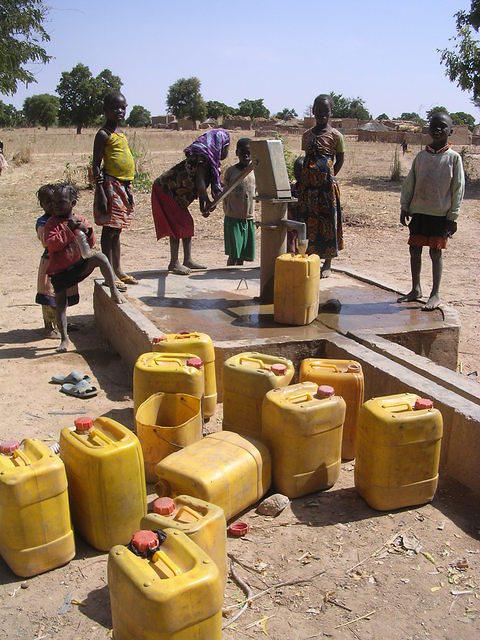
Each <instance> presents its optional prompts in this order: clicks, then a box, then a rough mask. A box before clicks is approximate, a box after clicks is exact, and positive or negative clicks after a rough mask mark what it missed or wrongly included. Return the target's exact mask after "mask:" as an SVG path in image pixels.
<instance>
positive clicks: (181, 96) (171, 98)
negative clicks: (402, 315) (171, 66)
mask: <svg viewBox="0 0 480 640" xmlns="http://www.w3.org/2000/svg"><path fill="white" fill-rule="evenodd" d="M200 87H201V82H200V80H199V79H198V78H195V77H192V78H180V79H179V80H177V81H176V82H174V83H173V84H172V85H171V86H170V87H169V89H168V94H167V111H168V113H173V115H174V116H175V117H176V118H190V120H205V116H206V113H207V108H206V106H205V102H204V100H203V98H202V94H201V93H200Z"/></svg>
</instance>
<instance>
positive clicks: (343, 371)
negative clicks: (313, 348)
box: [299, 358, 364, 460]
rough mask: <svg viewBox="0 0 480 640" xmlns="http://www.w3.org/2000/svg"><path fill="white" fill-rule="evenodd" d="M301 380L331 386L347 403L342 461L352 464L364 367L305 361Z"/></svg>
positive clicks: (352, 363)
mask: <svg viewBox="0 0 480 640" xmlns="http://www.w3.org/2000/svg"><path fill="white" fill-rule="evenodd" d="M299 380H300V382H305V381H307V380H309V381H310V382H315V383H316V384H318V385H322V384H326V385H330V386H331V387H333V388H334V389H335V393H337V394H338V395H339V396H341V397H342V398H343V399H344V400H345V403H346V405H347V412H346V414H345V424H344V425H343V440H342V460H353V458H355V438H356V433H357V420H358V412H359V411H360V407H361V406H362V404H363V399H364V398H363V397H364V381H363V371H362V366H361V364H360V363H359V362H356V361H355V360H326V359H325V360H323V359H320V358H306V359H305V360H303V361H302V364H301V365H300V374H299Z"/></svg>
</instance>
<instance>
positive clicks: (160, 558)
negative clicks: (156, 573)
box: [151, 549, 182, 578]
mask: <svg viewBox="0 0 480 640" xmlns="http://www.w3.org/2000/svg"><path fill="white" fill-rule="evenodd" d="M151 561H152V563H153V564H160V565H163V566H164V567H165V569H166V570H165V569H164V568H163V567H162V566H159V567H157V568H158V569H159V570H160V572H161V573H163V574H164V575H165V577H166V578H170V577H171V576H170V575H168V572H171V573H173V575H174V576H181V575H182V570H181V569H180V567H179V566H178V565H176V564H175V563H174V562H173V560H172V559H171V558H169V556H167V554H166V553H165V551H162V550H161V549H160V550H159V551H156V552H155V553H154V554H153V556H152V560H151Z"/></svg>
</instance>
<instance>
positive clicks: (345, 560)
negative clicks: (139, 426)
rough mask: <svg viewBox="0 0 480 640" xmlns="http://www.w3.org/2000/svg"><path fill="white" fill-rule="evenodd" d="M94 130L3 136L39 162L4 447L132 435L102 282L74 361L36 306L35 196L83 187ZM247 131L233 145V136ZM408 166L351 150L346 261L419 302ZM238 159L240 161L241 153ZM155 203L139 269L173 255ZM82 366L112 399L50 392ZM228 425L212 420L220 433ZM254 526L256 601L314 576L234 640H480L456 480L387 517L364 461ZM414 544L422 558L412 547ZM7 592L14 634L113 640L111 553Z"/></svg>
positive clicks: (27, 193) (10, 290) (21, 218)
mask: <svg viewBox="0 0 480 640" xmlns="http://www.w3.org/2000/svg"><path fill="white" fill-rule="evenodd" d="M93 134H94V132H93V131H90V130H89V131H85V132H84V133H83V134H82V135H81V136H76V135H75V133H74V132H73V131H68V130H60V131H56V130H51V131H48V132H44V131H41V130H25V131H18V132H13V131H1V132H0V137H1V138H2V140H3V141H4V145H5V152H6V156H7V160H10V159H11V158H12V156H13V154H14V153H16V152H17V151H19V150H20V149H27V148H29V149H30V152H31V157H30V161H29V162H28V163H26V164H23V165H21V166H20V167H16V166H14V164H13V163H10V167H9V169H8V170H7V171H6V172H4V173H3V174H2V175H1V177H0V213H1V215H0V247H1V254H2V257H3V260H2V263H3V265H4V266H3V268H2V271H1V274H0V295H1V309H0V314H1V315H0V325H1V334H0V342H1V346H0V349H1V352H0V357H1V365H0V382H1V390H2V393H1V398H0V402H1V404H0V407H1V409H2V414H3V416H4V419H3V421H2V423H1V425H0V439H2V440H3V439H6V438H7V437H8V438H12V437H15V438H18V439H21V438H23V437H27V436H34V437H39V438H44V439H48V438H57V437H58V434H59V430H60V429H61V428H62V427H64V426H68V425H69V424H71V422H72V420H73V418H74V417H75V415H77V414H78V415H80V414H88V415H93V416H98V415H102V414H106V415H109V416H110V417H112V418H115V419H116V420H118V421H120V422H121V423H123V424H125V425H127V426H129V427H132V426H133V419H132V409H131V407H132V395H131V371H129V370H128V369H127V368H126V367H125V365H124V364H123V363H122V361H121V360H120V358H119V357H118V355H117V354H115V353H114V352H112V350H111V349H109V347H108V344H107V343H106V341H105V340H104V338H103V337H102V336H101V335H99V334H98V333H97V332H96V330H95V326H94V323H93V312H92V289H93V278H90V279H89V280H88V281H86V282H85V283H84V284H83V285H81V289H80V293H81V302H80V305H78V306H77V307H75V308H73V309H72V310H71V313H70V314H69V317H70V319H71V320H72V321H73V322H75V324H77V325H78V331H76V332H75V333H72V334H71V339H72V347H71V350H70V351H69V352H68V353H66V354H57V353H56V351H55V347H56V346H57V341H55V340H47V339H44V337H43V334H42V330H41V325H42V320H41V310H40V307H39V306H38V305H35V304H34V298H35V287H36V271H37V267H38V262H39V258H40V254H41V247H40V245H39V243H38V241H37V239H36V236H35V230H34V227H35V219H36V218H37V217H38V215H40V213H39V208H38V205H37V202H36V199H35V192H36V190H37V189H38V187H39V186H40V185H41V184H43V183H45V182H51V181H58V180H60V179H64V178H66V177H73V178H75V179H76V180H77V181H78V182H79V183H83V182H84V180H85V178H84V168H85V166H86V165H87V162H88V159H89V156H90V154H91V148H92V142H93ZM242 135H243V134H242V133H234V134H233V138H234V140H236V139H237V138H238V137H241V136H242ZM129 137H130V140H131V142H132V141H133V144H134V146H135V147H136V148H137V150H139V151H140V154H141V162H142V165H143V168H144V170H146V171H149V172H150V175H151V176H152V177H155V176H156V175H158V174H159V173H160V172H161V171H163V170H164V169H165V168H167V167H168V166H171V165H172V164H174V163H175V162H176V161H178V160H179V159H180V158H181V156H182V149H183V148H184V147H185V146H187V144H189V142H190V141H191V140H192V139H193V137H194V135H193V133H187V132H185V133H178V132H161V131H148V132H140V133H136V134H133V133H132V134H129ZM285 142H286V144H287V145H288V147H289V148H290V149H291V150H292V151H293V152H295V153H298V152H299V149H300V139H299V138H298V137H296V138H294V137H287V138H286V140H285ZM417 151H418V149H417V148H411V149H410V150H409V152H408V153H407V154H406V156H404V157H403V158H402V168H403V173H404V174H405V173H406V172H407V171H408V168H409V166H410V164H411V161H412V159H413V157H414V155H415V153H416V152H417ZM393 154H394V147H393V145H388V144H380V143H379V144H374V143H357V142H356V141H354V140H350V139H349V140H347V151H346V162H345V166H344V169H343V170H342V173H341V174H340V180H339V182H340V188H341V193H342V201H343V206H344V214H345V219H346V222H347V224H346V227H345V231H344V234H345V250H344V251H343V252H342V254H341V256H340V257H339V258H338V260H337V261H336V264H338V265H344V266H349V267H351V268H353V269H355V270H356V271H358V272H360V273H364V274H367V275H369V276H371V277H373V278H378V279H380V280H382V281H384V282H389V283H390V284H391V285H393V286H394V287H395V288H398V289H399V290H405V291H407V290H408V288H409V284H410V278H409V264H408V248H407V245H406V241H407V233H408V232H407V231H406V230H405V229H402V228H400V226H399V224H398V215H399V192H400V186H399V185H398V184H395V183H392V182H390V181H389V176H390V170H391V164H392V161H393ZM27 155H28V153H27ZM229 161H230V162H233V157H232V155H231V156H230V158H229V160H227V163H228V162H229ZM472 162H473V163H474V162H475V161H474V160H473V161H472ZM92 195H93V194H92V192H91V191H89V190H86V189H85V190H82V192H81V197H80V201H79V203H78V205H77V210H78V212H79V213H82V214H84V215H86V216H87V217H88V218H90V219H91V218H92V216H91V208H92ZM479 195H480V187H479V186H477V185H475V184H470V185H469V186H468V188H467V194H466V199H465V202H464V206H463V208H462V211H461V216H460V220H459V231H458V233H457V234H456V235H455V236H454V238H453V239H452V240H451V241H450V242H449V247H448V249H447V251H446V252H445V261H444V281H443V286H442V294H443V300H444V302H445V303H448V304H450V305H452V306H453V307H455V308H456V309H457V310H458V312H459V315H460V318H461V322H462V332H461V339H460V363H459V368H460V370H461V372H463V373H464V374H468V373H471V372H473V371H477V370H478V369H479V366H480V362H479V346H480V335H479V331H478V318H479V315H478V311H479V300H478V273H479V272H480V269H479V267H480V258H479V252H478V249H477V247H478V246H479V241H480V213H479V212H478V204H477V203H478V198H479ZM149 200H150V197H149V194H148V193H143V194H142V193H141V194H138V195H137V213H136V217H135V221H134V224H133V228H132V230H131V231H130V232H128V233H125V234H123V240H122V251H123V256H124V264H125V266H126V268H127V270H128V269H130V270H133V271H136V270H142V269H152V268H165V266H166V264H167V260H168V247H167V243H166V242H165V241H161V242H159V243H157V242H156V241H155V237H154V231H153V223H152V218H151V213H150V202H149ZM193 213H194V216H195V218H196V239H195V241H194V242H195V244H194V248H195V255H196V257H197V258H201V259H202V260H203V261H205V262H206V264H207V265H208V266H209V267H213V266H221V265H224V264H225V256H224V255H223V237H222V236H223V233H222V228H223V225H222V214H221V212H220V211H216V212H214V213H213V214H212V216H211V217H210V218H209V219H208V220H204V219H203V218H201V216H200V215H199V213H198V209H197V208H196V207H193ZM424 260H425V261H424V273H423V281H424V293H425V294H427V293H428V292H429V289H430V286H431V275H430V265H429V259H428V256H426V255H425V257H424ZM72 369H79V370H80V371H83V372H85V373H88V374H90V375H91V376H92V377H93V379H94V384H95V386H97V387H98V388H99V394H98V396H97V397H96V398H94V399H92V400H89V401H84V402H82V401H80V400H75V399H73V398H70V397H67V396H64V395H62V394H59V392H58V387H56V386H53V385H50V384H49V380H50V377H51V376H52V375H53V374H55V373H67V372H69V371H71V370H72ZM217 420H219V418H218V419H217ZM217 424H218V422H216V421H215V420H213V421H211V422H210V426H211V428H215V426H216V425H217ZM153 498H154V495H153V493H152V494H151V496H150V499H151V500H153ZM244 518H245V519H246V520H248V521H249V522H250V523H251V525H252V529H251V532H250V534H249V535H248V536H247V537H246V538H244V539H242V540H230V541H229V551H230V552H231V553H233V554H234V555H235V557H236V558H237V559H238V561H239V562H240V563H241V564H240V565H237V571H238V573H239V575H241V577H242V578H243V579H244V580H246V581H247V582H248V583H249V584H250V586H251V588H252V590H253V592H254V593H257V592H259V591H262V590H264V589H267V588H268V587H269V586H271V585H274V584H276V583H278V582H284V581H298V580H299V579H307V580H308V579H309V578H310V577H311V576H314V577H313V578H312V579H311V580H309V581H306V582H303V583H300V582H298V583H296V584H294V585H291V586H282V587H278V588H273V589H270V590H269V591H268V593H266V594H264V595H263V596H261V597H259V598H258V599H256V600H255V601H254V602H253V603H252V605H251V607H250V608H249V609H248V610H247V612H246V613H245V614H244V615H243V616H242V617H241V618H240V619H239V620H238V621H237V622H236V623H235V624H234V625H232V627H230V628H229V629H227V630H225V632H224V637H225V638H232V639H234V638H236V637H240V636H244V637H245V636H246V637H249V638H260V637H264V636H265V635H267V636H268V637H270V638H274V639H286V638H288V639H292V640H307V639H308V638H322V637H331V638H338V639H343V638H351V637H352V636H353V637H354V638H357V639H358V638H360V639H366V638H368V637H371V638H384V637H388V638H391V639H392V640H405V639H410V640H414V639H415V640H417V639H424V638H430V639H435V640H437V639H447V638H448V639H450V638H453V637H455V638H458V640H467V639H469V638H474V637H478V632H479V630H480V594H479V589H478V585H479V584H480V582H479V581H480V577H479V566H480V555H479V554H480V544H479V540H480V513H479V509H478V499H477V500H475V499H474V497H473V496H471V495H470V494H468V493H467V492H466V490H465V489H464V488H462V487H460V486H454V485H452V484H451V483H448V482H446V481H445V482H443V483H441V487H440V489H439V491H438V492H437V495H436V497H435V499H434V501H433V503H432V504H430V505H426V506H423V507H421V508H418V509H412V510H403V511H398V512H394V513H391V514H381V513H378V512H374V511H373V510H371V509H370V508H368V507H367V506H366V504H365V503H364V502H363V501H362V500H361V499H360V498H359V497H358V496H357V494H356V493H355V490H354V488H353V464H352V463H348V464H344V465H343V468H342V473H341V477H340V480H339V482H338V483H337V484H336V485H335V486H334V487H333V488H332V489H331V490H330V491H327V492H324V493H321V494H315V495H313V496H308V497H306V498H302V499H298V500H295V501H293V502H292V504H291V506H290V507H288V508H287V509H286V510H285V511H284V512H283V513H282V514H281V515H280V516H279V517H278V518H276V519H270V518H266V517H263V516H258V515H256V514H255V512H254V511H253V510H251V511H249V512H248V513H247V514H245V516H244ZM399 536H403V538H402V540H403V546H402V545H401V544H400V538H399ZM412 541H413V544H412ZM412 546H413V547H415V548H416V550H417V551H418V553H417V552H416V551H415V550H412V549H409V548H410V547H412ZM420 546H421V550H419V547H420ZM405 547H407V548H405ZM463 558H465V559H466V564H467V565H468V567H467V568H464V569H462V568H461V567H462V566H465V565H464V564H463V563H460V564H459V563H458V561H459V560H460V559H463ZM457 565H458V566H457ZM319 572H322V573H319ZM0 583H1V584H0V610H1V611H2V614H3V624H2V627H3V629H4V631H3V634H2V637H5V638H8V639H12V640H13V639H20V638H21V639H22V640H23V639H30V638H31V639H32V640H34V639H35V640H40V639H44V638H45V639H47V638H59V639H65V640H67V639H68V640H72V639H73V640H75V639H84V638H90V639H91V640H97V639H98V640H100V639H103V638H108V637H110V635H111V634H110V629H111V618H110V609H109V599H108V587H107V584H106V555H105V554H101V553H99V552H96V551H94V550H93V549H91V548H90V547H88V546H87V545H86V544H85V543H83V542H82V541H81V540H80V539H79V538H77V556H76V558H75V560H73V561H72V562H71V563H70V564H69V565H67V566H66V567H63V568H60V569H58V570H56V571H52V572H49V573H47V574H45V575H41V576H37V577H35V578H32V579H30V580H28V581H26V583H25V584H24V585H23V586H24V587H25V586H26V587H27V588H20V586H21V584H22V581H21V580H19V579H18V578H17V577H16V576H14V575H13V574H12V573H11V572H10V571H9V569H8V568H7V567H6V565H5V564H4V563H3V561H0ZM241 602H242V594H241V591H240V590H239V588H238V587H237V586H236V585H235V584H233V583H231V582H229V583H228V585H227V595H226V600H225V606H233V605H238V604H239V603H241ZM231 613H235V609H231ZM367 614H369V615H368V616H367ZM357 618H362V619H360V620H357V621H355V620H356V619H357ZM227 622H228V618H225V623H227Z"/></svg>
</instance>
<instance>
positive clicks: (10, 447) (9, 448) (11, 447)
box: [0, 440, 20, 453]
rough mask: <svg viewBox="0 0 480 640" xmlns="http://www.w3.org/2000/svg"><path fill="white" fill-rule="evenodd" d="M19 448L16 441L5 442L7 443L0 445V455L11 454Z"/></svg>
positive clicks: (18, 443)
mask: <svg viewBox="0 0 480 640" xmlns="http://www.w3.org/2000/svg"><path fill="white" fill-rule="evenodd" d="M19 446H20V442H19V441H18V440H7V442H2V444H0V453H13V452H14V451H16V450H17V449H18V447H19Z"/></svg>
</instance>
